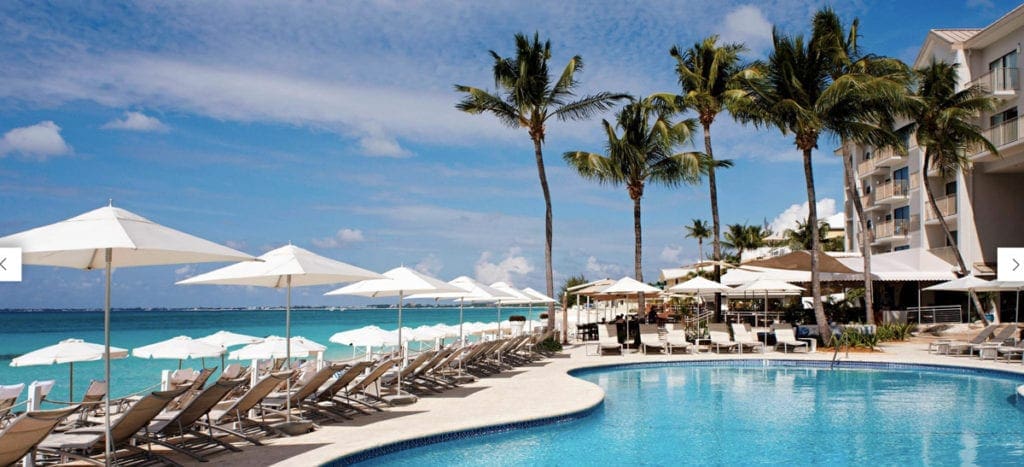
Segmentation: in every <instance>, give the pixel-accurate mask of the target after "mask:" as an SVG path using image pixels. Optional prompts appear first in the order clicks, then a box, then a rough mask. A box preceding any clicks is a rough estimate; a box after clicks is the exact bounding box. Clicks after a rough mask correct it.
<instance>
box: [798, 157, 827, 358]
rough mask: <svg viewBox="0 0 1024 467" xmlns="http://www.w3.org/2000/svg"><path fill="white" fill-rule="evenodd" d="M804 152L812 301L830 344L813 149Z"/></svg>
mask: <svg viewBox="0 0 1024 467" xmlns="http://www.w3.org/2000/svg"><path fill="white" fill-rule="evenodd" d="M803 151H804V178H805V179H806V180H805V181H806V182H807V223H808V224H810V225H809V226H808V227H809V228H810V229H811V299H812V300H813V301H814V320H815V321H816V322H817V324H818V333H819V334H821V338H822V339H823V340H824V339H826V338H828V340H825V341H824V342H825V343H828V342H829V340H831V336H832V328H831V327H829V325H828V317H827V316H825V308H824V307H823V306H822V304H821V275H820V273H819V272H818V258H819V256H818V255H819V254H820V252H819V251H818V250H819V249H820V247H819V242H818V202H817V196H816V195H815V194H814V169H813V168H812V167H811V148H810V147H808V148H806V149H804V150H803Z"/></svg>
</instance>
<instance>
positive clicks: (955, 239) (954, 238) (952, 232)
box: [946, 230, 960, 246]
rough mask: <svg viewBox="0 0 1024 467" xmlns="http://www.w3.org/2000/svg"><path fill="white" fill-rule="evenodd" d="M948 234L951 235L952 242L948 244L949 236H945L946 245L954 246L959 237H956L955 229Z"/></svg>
mask: <svg viewBox="0 0 1024 467" xmlns="http://www.w3.org/2000/svg"><path fill="white" fill-rule="evenodd" d="M949 234H950V235H952V236H953V243H952V244H950V243H949V237H946V246H956V244H957V243H959V242H960V239H959V238H957V236H956V231H955V230H953V231H950V232H949Z"/></svg>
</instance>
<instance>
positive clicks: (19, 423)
mask: <svg viewBox="0 0 1024 467" xmlns="http://www.w3.org/2000/svg"><path fill="white" fill-rule="evenodd" d="M78 409H79V407H78V406H77V405H74V406H71V407H65V408H63V409H57V410H39V411H32V412H25V413H23V414H21V415H19V416H18V417H17V418H15V419H14V420H13V421H12V422H11V423H10V424H9V425H7V427H6V428H4V430H3V431H0V465H14V464H17V463H18V461H20V460H21V459H22V458H23V457H25V456H27V455H28V454H29V453H30V452H32V450H34V449H35V448H36V446H37V445H38V444H39V443H40V442H42V441H43V439H45V438H46V436H47V435H49V434H50V433H51V432H52V431H53V429H54V428H56V427H57V425H58V424H60V422H61V421H62V420H64V419H65V418H66V417H67V416H68V415H71V414H72V413H74V412H75V411H76V410H78Z"/></svg>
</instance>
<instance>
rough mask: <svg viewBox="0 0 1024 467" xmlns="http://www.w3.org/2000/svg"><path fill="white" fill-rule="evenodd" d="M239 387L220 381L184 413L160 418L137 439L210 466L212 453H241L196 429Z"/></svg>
mask: <svg viewBox="0 0 1024 467" xmlns="http://www.w3.org/2000/svg"><path fill="white" fill-rule="evenodd" d="M239 384H242V380H240V379H236V380H225V381H217V382H216V383H214V384H212V385H210V386H209V387H208V388H206V389H203V390H202V392H200V393H199V394H197V395H196V396H195V397H194V398H193V399H192V400H191V401H189V403H188V405H186V406H184V407H182V408H181V410H176V411H172V412H164V413H162V414H160V415H158V416H157V417H156V418H155V419H154V420H153V421H152V422H150V423H149V425H147V426H146V429H145V432H144V433H142V434H140V435H138V436H137V437H138V438H139V439H141V440H144V441H146V442H150V443H154V444H159V445H161V446H165V447H168V448H171V449H173V450H175V451H177V452H180V453H182V454H185V455H187V456H189V457H192V458H193V459H195V460H197V461H199V462H206V457H204V456H203V453H205V452H207V451H209V450H211V449H216V448H223V450H228V451H236V452H237V451H241V449H238V448H236V447H234V446H232V445H231V444H229V443H226V442H224V441H221V440H219V439H217V438H216V437H214V436H213V434H212V433H210V434H207V433H203V432H201V431H199V430H197V429H196V428H195V425H197V423H196V422H198V421H199V420H200V419H201V418H203V417H205V416H207V414H209V413H210V411H211V410H213V408H214V407H215V406H216V405H217V404H219V403H220V402H221V401H222V400H223V399H224V397H225V396H227V395H228V393H230V392H231V390H233V389H235V387H237V386H238V385H239ZM200 429H201V428H200Z"/></svg>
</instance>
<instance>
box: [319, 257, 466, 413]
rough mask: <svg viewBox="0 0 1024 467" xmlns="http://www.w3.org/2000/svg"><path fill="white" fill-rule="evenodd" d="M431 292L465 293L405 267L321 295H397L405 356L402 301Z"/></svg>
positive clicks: (399, 392)
mask: <svg viewBox="0 0 1024 467" xmlns="http://www.w3.org/2000/svg"><path fill="white" fill-rule="evenodd" d="M433 292H464V291H463V290H462V289H461V288H459V287H456V286H454V285H451V284H448V283H446V282H443V281H441V280H439V279H435V278H433V277H430V276H428V275H426V274H423V273H421V272H419V271H415V270H412V269H409V268H407V267H405V266H400V267H397V268H394V269H392V270H390V271H387V272H385V273H384V278H383V279H369V280H364V281H359V282H356V283H355V284H350V285H346V286H345V287H342V288H340V289H336V290H332V291H330V292H327V293H325V294H324V295H358V296H361V297H398V341H399V347H398V349H399V350H398V353H399V357H404V355H405V349H404V348H403V346H402V301H403V300H404V298H405V296H406V295H415V294H422V293H433ZM401 393H402V373H401V372H399V373H398V394H399V395H401Z"/></svg>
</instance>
